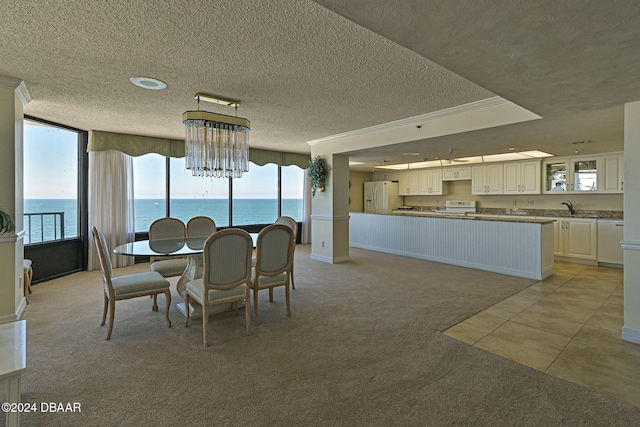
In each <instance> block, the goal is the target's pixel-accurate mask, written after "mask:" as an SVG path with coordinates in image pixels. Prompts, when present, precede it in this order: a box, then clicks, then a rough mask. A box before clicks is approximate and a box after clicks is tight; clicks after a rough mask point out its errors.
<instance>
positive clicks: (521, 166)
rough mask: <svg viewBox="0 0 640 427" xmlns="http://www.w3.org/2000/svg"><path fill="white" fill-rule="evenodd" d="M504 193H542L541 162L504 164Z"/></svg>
mask: <svg viewBox="0 0 640 427" xmlns="http://www.w3.org/2000/svg"><path fill="white" fill-rule="evenodd" d="M502 185H503V194H540V187H541V185H540V162H538V161H531V162H513V163H505V164H504V176H503V184H502Z"/></svg>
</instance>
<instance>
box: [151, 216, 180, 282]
mask: <svg viewBox="0 0 640 427" xmlns="http://www.w3.org/2000/svg"><path fill="white" fill-rule="evenodd" d="M186 237H187V230H186V227H185V225H184V222H182V221H181V220H179V219H178V218H160V219H157V220H155V221H153V222H152V223H151V225H150V226H149V240H154V239H179V238H186ZM150 261H151V265H150V266H149V268H150V270H151V271H155V272H157V273H160V274H161V275H162V277H173V276H180V275H181V274H182V273H183V272H184V269H185V268H186V267H187V263H188V260H187V259H186V258H182V257H151V260H150Z"/></svg>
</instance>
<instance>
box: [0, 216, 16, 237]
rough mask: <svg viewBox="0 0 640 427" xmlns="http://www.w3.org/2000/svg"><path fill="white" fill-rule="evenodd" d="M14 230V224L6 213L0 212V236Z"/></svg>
mask: <svg viewBox="0 0 640 427" xmlns="http://www.w3.org/2000/svg"><path fill="white" fill-rule="evenodd" d="M15 228H16V223H15V222H14V221H13V218H11V215H9V214H8V213H6V212H3V211H0V234H4V233H9V232H11V231H13V230H14V229H15Z"/></svg>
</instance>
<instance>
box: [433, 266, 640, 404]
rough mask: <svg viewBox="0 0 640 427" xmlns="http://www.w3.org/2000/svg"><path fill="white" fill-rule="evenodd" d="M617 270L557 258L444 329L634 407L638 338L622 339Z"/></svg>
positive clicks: (638, 390)
mask: <svg viewBox="0 0 640 427" xmlns="http://www.w3.org/2000/svg"><path fill="white" fill-rule="evenodd" d="M623 295H624V291H623V270H620V269H615V268H606V267H596V266H587V265H582V264H573V263H567V262H556V263H555V266H554V274H553V275H552V276H551V277H549V278H547V279H546V280H543V281H541V282H538V283H535V284H533V285H532V286H530V287H528V288H527V289H524V290H523V291H521V292H519V293H517V294H515V295H513V296H512V297H510V298H507V299H505V300H503V301H500V302H499V303H497V304H495V305H493V306H491V307H489V308H487V309H486V310H484V311H482V312H480V313H478V314H476V315H475V316H472V317H470V318H468V319H466V320H464V321H462V322H460V323H458V324H457V325H455V326H453V327H451V328H449V329H447V330H446V331H444V332H443V333H444V334H445V335H448V336H450V337H453V338H456V339H458V340H460V341H464V342H466V343H468V344H471V345H474V346H476V347H479V348H482V349H484V350H486V351H489V352H491V353H495V354H498V355H501V356H503V357H506V358H507V359H511V360H514V361H516V362H519V363H522V364H524V365H527V366H530V367H532V368H535V369H538V370H540V371H543V372H546V373H547V374H549V375H553V376H556V377H559V378H563V379H565V380H568V381H571V382H574V383H577V384H580V385H583V386H585V387H589V388H592V389H594V390H597V391H600V392H602V393H605V394H608V395H611V396H614V397H616V398H618V399H620V400H623V401H625V402H629V403H632V404H634V405H637V406H640V375H639V371H640V345H637V344H632V343H629V342H625V341H622V340H621V339H620V334H621V332H622V326H623V323H624V322H623Z"/></svg>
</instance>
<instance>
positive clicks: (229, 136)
mask: <svg viewBox="0 0 640 427" xmlns="http://www.w3.org/2000/svg"><path fill="white" fill-rule="evenodd" d="M195 97H196V99H197V100H198V106H199V105H200V101H201V100H202V101H207V102H215V103H217V104H221V105H228V106H232V107H235V108H236V111H237V108H238V104H240V102H239V101H234V100H231V99H223V98H219V97H214V96H212V95H206V94H202V93H198V94H196V95H195ZM182 122H183V123H184V125H185V130H186V135H185V165H186V168H187V169H188V170H190V171H191V173H192V175H193V176H204V177H214V178H242V173H243V172H249V131H250V130H251V122H249V120H247V119H243V118H241V117H233V116H227V115H224V114H216V113H211V112H208V111H200V110H198V111H187V112H185V113H184V114H183V115H182Z"/></svg>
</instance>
